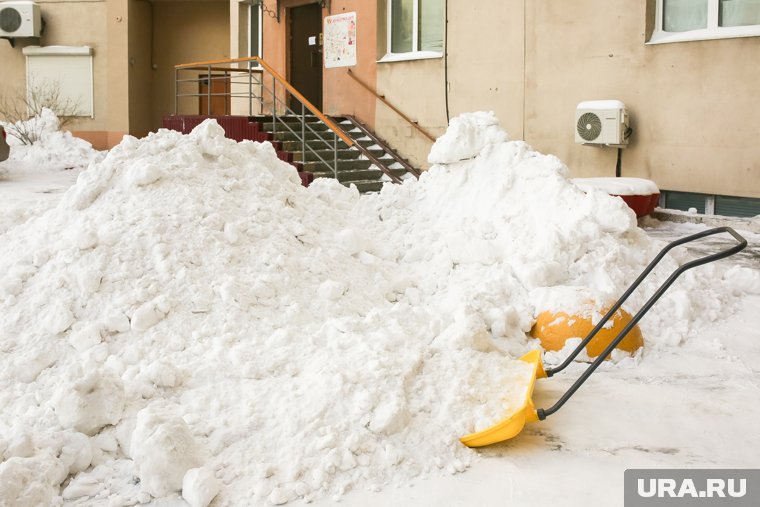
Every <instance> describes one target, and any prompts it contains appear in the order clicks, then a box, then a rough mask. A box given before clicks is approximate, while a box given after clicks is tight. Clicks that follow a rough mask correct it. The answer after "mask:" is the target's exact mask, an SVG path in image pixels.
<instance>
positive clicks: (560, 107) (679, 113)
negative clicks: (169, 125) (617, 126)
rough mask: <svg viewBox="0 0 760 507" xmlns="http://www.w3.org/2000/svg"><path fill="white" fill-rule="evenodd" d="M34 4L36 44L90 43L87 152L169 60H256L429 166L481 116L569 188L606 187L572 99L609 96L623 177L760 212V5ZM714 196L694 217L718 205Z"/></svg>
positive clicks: (159, 82)
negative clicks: (572, 184) (434, 148)
mask: <svg viewBox="0 0 760 507" xmlns="http://www.w3.org/2000/svg"><path fill="white" fill-rule="evenodd" d="M0 5H2V2H0ZM40 5H41V8H42V14H43V17H44V18H46V20H47V22H46V27H45V31H44V33H43V35H42V37H41V39H40V41H39V42H38V43H39V44H41V45H42V46H51V45H63V46H74V47H77V46H86V47H90V48H92V61H93V90H94V92H93V96H94V99H93V114H92V115H91V117H82V118H80V119H79V120H78V121H77V122H76V123H75V125H74V130H75V131H76V132H77V133H78V135H80V136H81V137H84V138H87V139H89V140H91V141H92V142H93V144H95V145H96V146H97V147H106V146H111V145H113V144H114V143H115V142H118V140H119V139H120V138H121V136H123V135H124V134H125V133H130V134H134V135H143V134H145V133H146V132H148V131H151V130H155V129H156V128H158V127H160V125H161V123H160V119H161V117H162V116H163V115H165V114H168V113H171V112H172V111H173V107H174V84H173V79H174V74H173V66H174V65H175V64H180V63H188V62H193V61H201V60H212V59H219V58H237V57H245V56H251V55H257V56H261V57H263V59H264V60H266V61H267V62H268V63H269V64H270V65H271V66H273V67H274V68H275V69H277V70H278V72H280V73H281V74H282V75H284V76H285V77H286V78H287V79H288V80H289V81H290V82H291V83H293V84H294V85H296V87H297V88H298V89H299V90H301V91H302V92H303V93H304V95H306V96H307V97H309V100H311V101H312V102H314V103H315V105H318V106H319V107H320V108H321V109H322V110H323V111H324V112H325V113H327V114H329V115H342V114H351V115H354V116H356V117H357V118H358V119H359V120H360V121H362V122H363V123H365V124H367V125H368V126H369V127H370V128H371V129H372V130H374V131H375V132H376V133H377V134H378V136H379V137H381V138H382V139H384V140H385V141H387V142H388V143H389V144H390V145H391V146H393V147H394V148H396V149H397V150H398V151H399V152H400V153H401V154H402V155H404V156H405V157H406V158H408V159H409V160H410V161H411V162H413V163H414V164H415V165H417V166H419V167H423V168H424V167H425V166H426V155H427V152H428V151H429V149H430V146H431V144H432V141H431V140H430V139H429V137H428V135H429V136H432V137H435V136H436V135H440V134H441V133H442V132H443V131H444V129H445V128H446V125H447V123H448V120H449V119H450V118H452V117H454V116H456V115H457V114H460V113H463V112H468V111H476V110H490V111H494V112H495V113H496V115H497V116H498V118H499V119H500V121H501V123H502V126H503V127H504V128H505V129H506V130H507V131H508V133H509V134H510V136H511V137H512V138H522V139H525V140H526V141H527V142H528V143H530V144H531V145H532V146H533V147H534V148H535V149H537V150H539V151H542V152H545V153H553V154H555V155H557V156H558V157H559V158H560V159H562V160H563V161H565V162H566V163H567V165H568V166H569V167H570V170H571V174H572V175H573V176H578V177H585V176H613V175H615V170H616V163H617V158H618V151H617V149H614V148H609V147H591V146H584V145H580V144H577V143H576V142H575V128H576V124H575V116H574V115H575V110H576V106H577V105H578V104H579V103H581V102H583V101H590V100H607V99H615V100H620V101H622V102H623V103H624V104H625V105H626V108H627V111H628V113H629V115H630V125H631V127H632V135H631V137H630V141H629V144H628V146H627V147H626V148H625V149H623V150H622V152H621V163H620V172H621V174H622V175H623V176H631V177H642V178H647V179H651V180H654V181H655V182H656V183H657V184H658V186H659V187H660V188H661V189H663V190H667V191H670V195H672V196H673V197H674V199H675V198H682V199H686V201H688V199H689V198H690V197H689V196H691V195H692V194H699V196H697V197H695V198H696V201H695V202H699V200H700V199H702V201H704V198H703V197H700V196H704V195H706V196H719V197H721V198H722V199H723V201H724V202H728V201H726V199H729V197H730V198H745V199H749V200H747V201H746V202H753V203H755V204H758V205H759V206H760V201H757V202H756V201H754V200H756V199H758V198H760V142H759V140H760V123H759V122H757V121H756V119H757V118H758V116H760V93H758V91H757V89H758V86H757V83H758V82H760V65H757V61H758V57H760V1H759V0H640V1H630V0H581V1H579V2H528V1H526V0H479V1H477V2H471V1H466V0H321V1H317V2H315V1H314V0H246V1H239V0H218V1H217V0H211V1H198V2H194V1H183V0H76V1H69V0H46V1H45V2H44V3H40ZM349 13H353V15H354V17H353V18H352V19H354V20H355V26H354V27H353V29H354V30H355V40H354V41H353V42H352V43H354V44H355V48H352V50H354V51H355V62H353V61H352V62H351V64H350V65H346V66H331V67H329V68H325V65H324V64H323V61H324V57H325V55H324V50H326V49H327V48H324V47H323V44H322V42H323V41H322V33H323V27H324V26H325V20H326V19H328V18H330V17H332V16H336V15H341V14H349ZM27 45H28V44H27ZM24 46H25V43H24V42H23V41H21V42H20V43H18V44H16V47H10V45H8V44H2V45H0V61H1V62H2V66H3V69H4V72H3V74H4V75H13V76H24V75H25V73H26V70H27V66H28V61H27V60H28V58H29V56H28V55H25V54H24V52H23V48H24ZM0 86H3V87H5V86H7V84H6V83H5V82H3V83H2V85H0ZM404 118H406V119H404ZM407 119H408V120H410V121H407ZM426 133H427V134H428V135H426ZM686 201H684V202H686ZM719 201H720V199H719ZM707 202H708V204H707V206H706V207H704V206H703V207H702V208H700V211H714V210H713V209H711V208H710V205H709V200H708V201H707ZM697 207H699V206H697ZM758 213H760V208H759V209H758Z"/></svg>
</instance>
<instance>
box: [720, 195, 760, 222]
mask: <svg viewBox="0 0 760 507" xmlns="http://www.w3.org/2000/svg"><path fill="white" fill-rule="evenodd" d="M715 214H716V215H726V216H731V217H754V216H757V215H760V199H755V198H752V197H730V196H726V195H718V196H715Z"/></svg>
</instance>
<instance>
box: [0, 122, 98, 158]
mask: <svg viewBox="0 0 760 507" xmlns="http://www.w3.org/2000/svg"><path fill="white" fill-rule="evenodd" d="M19 123H24V124H25V126H24V127H23V128H22V131H26V132H36V133H37V135H38V136H39V139H37V140H36V142H35V143H34V144H32V145H25V144H23V143H22V142H21V141H20V140H19V139H17V138H16V137H14V136H13V135H12V125H11V124H9V123H5V122H0V124H2V125H3V126H5V130H6V132H7V133H8V139H7V140H8V144H9V145H10V147H11V152H10V157H9V161H10V162H15V163H16V166H17V167H18V166H19V164H23V165H25V166H27V167H29V168H31V169H33V170H37V169H39V168H45V170H48V171H60V170H62V169H74V168H79V167H86V166H87V165H88V164H89V163H91V162H95V161H98V160H100V159H102V158H103V153H102V152H99V151H97V150H94V149H93V148H92V145H91V144H90V143H88V142H87V141H85V140H83V139H79V138H77V137H74V136H73V135H71V132H68V131H65V130H61V129H60V128H59V124H60V121H59V120H58V117H57V116H56V115H55V113H54V112H53V111H51V110H50V109H48V108H43V109H42V113H41V114H40V116H37V117H34V118H31V119H29V120H24V121H22V122H19Z"/></svg>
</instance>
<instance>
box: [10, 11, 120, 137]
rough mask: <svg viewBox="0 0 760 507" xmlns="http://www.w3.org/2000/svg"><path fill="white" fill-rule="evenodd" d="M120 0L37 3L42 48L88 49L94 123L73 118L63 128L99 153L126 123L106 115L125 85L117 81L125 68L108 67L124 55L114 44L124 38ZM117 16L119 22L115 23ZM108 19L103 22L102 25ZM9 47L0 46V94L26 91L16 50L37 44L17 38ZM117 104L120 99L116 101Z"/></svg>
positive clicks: (23, 66)
mask: <svg viewBox="0 0 760 507" xmlns="http://www.w3.org/2000/svg"><path fill="white" fill-rule="evenodd" d="M124 6H125V0H108V2H106V1H103V0H83V1H77V2H69V1H66V0H49V1H48V2H45V3H42V4H40V7H41V13H42V17H43V19H44V20H45V22H46V25H45V31H44V33H43V34H42V36H41V38H40V42H39V44H40V45H42V46H55V45H61V46H90V47H92V48H93V84H94V103H93V109H94V118H89V117H82V118H77V119H75V120H74V122H73V123H72V124H71V125H70V126H69V128H70V129H71V130H73V131H74V132H75V133H79V134H80V136H81V137H84V138H85V139H87V140H89V141H90V142H92V143H93V145H95V147H97V148H105V147H107V146H108V144H109V139H112V138H113V139H120V136H121V135H123V133H124V132H125V131H126V122H121V121H118V120H114V117H113V116H112V114H111V112H112V111H113V110H115V109H119V108H120V107H121V106H120V105H119V104H114V103H112V98H113V97H115V96H118V94H119V93H120V91H126V88H125V86H124V87H122V86H120V85H119V83H118V81H119V80H122V82H125V81H126V68H124V69H122V68H120V66H118V65H114V63H113V60H114V58H120V57H121V58H124V57H125V56H126V54H125V52H124V50H123V47H124V45H123V44H120V41H119V39H120V38H121V37H124V43H125V42H126V36H125V35H124V34H123V30H122V27H123V26H126V23H125V20H126V12H123V11H124ZM117 17H121V21H117V20H116V18H117ZM106 20H108V21H106ZM16 42H17V43H16V47H15V48H11V46H10V44H8V42H7V41H0V43H1V44H0V62H2V66H3V72H2V74H3V77H4V78H6V77H11V78H12V79H3V82H2V83H0V92H2V93H10V94H16V93H22V94H23V93H24V90H25V88H26V59H25V57H24V55H23V53H22V49H23V48H24V47H25V46H28V45H32V44H34V45H37V43H36V41H35V42H32V41H31V40H27V39H17V41H16ZM119 102H121V100H120V101H119Z"/></svg>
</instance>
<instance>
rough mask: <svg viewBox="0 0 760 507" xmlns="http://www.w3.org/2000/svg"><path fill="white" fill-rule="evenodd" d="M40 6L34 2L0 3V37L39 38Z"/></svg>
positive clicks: (40, 23)
mask: <svg viewBox="0 0 760 507" xmlns="http://www.w3.org/2000/svg"><path fill="white" fill-rule="evenodd" d="M41 27H42V17H41V16H40V6H39V5H37V4H36V3H34V2H23V1H19V2H0V37H6V38H15V37H39V36H40V28H41Z"/></svg>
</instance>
